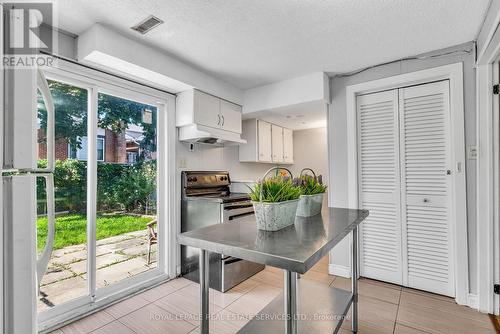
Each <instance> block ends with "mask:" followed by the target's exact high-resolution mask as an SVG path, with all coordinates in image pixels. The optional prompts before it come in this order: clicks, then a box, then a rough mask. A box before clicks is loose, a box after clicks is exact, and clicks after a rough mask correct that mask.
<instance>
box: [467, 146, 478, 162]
mask: <svg viewBox="0 0 500 334" xmlns="http://www.w3.org/2000/svg"><path fill="white" fill-rule="evenodd" d="M477 154H478V152H477V146H467V159H469V160H476V159H477Z"/></svg>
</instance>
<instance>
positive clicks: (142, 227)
mask: <svg viewBox="0 0 500 334" xmlns="http://www.w3.org/2000/svg"><path fill="white" fill-rule="evenodd" d="M97 126H98V128H97V142H96V144H97V217H96V238H97V242H96V245H97V246H96V248H97V258H96V286H97V288H103V287H106V286H109V285H112V284H113V283H116V282H119V281H122V280H124V279H127V278H129V277H132V276H134V275H137V274H139V273H143V272H146V271H149V270H152V269H154V268H156V254H157V248H156V247H157V245H156V240H157V231H158V229H157V225H156V217H157V216H156V209H157V189H158V186H157V180H158V177H157V175H158V173H157V108H156V107H155V106H151V105H146V104H143V103H139V102H135V101H131V100H128V99H124V98H120V97H116V96H113V95H108V94H104V93H99V96H98V124H97Z"/></svg>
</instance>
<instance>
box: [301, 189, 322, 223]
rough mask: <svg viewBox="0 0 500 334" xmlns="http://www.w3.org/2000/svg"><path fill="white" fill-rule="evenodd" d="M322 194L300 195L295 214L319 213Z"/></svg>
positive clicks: (303, 215) (307, 215) (309, 215)
mask: <svg viewBox="0 0 500 334" xmlns="http://www.w3.org/2000/svg"><path fill="white" fill-rule="evenodd" d="M323 195H324V193H321V194H314V195H300V199H299V204H298V206H297V216H300V217H312V216H316V215H317V214H320V213H321V208H322V206H323Z"/></svg>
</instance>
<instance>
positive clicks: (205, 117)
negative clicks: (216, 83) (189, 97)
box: [193, 90, 221, 128]
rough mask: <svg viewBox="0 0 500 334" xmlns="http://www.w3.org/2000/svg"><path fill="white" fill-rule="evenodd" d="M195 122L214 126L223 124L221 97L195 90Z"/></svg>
mask: <svg viewBox="0 0 500 334" xmlns="http://www.w3.org/2000/svg"><path fill="white" fill-rule="evenodd" d="M193 98H194V122H195V123H196V124H201V125H205V126H210V127H212V128H218V127H220V124H221V118H220V114H219V112H220V99H219V98H217V97H215V96H212V95H209V94H206V93H203V92H200V91H197V90H195V91H194V97H193Z"/></svg>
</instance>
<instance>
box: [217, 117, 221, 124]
mask: <svg viewBox="0 0 500 334" xmlns="http://www.w3.org/2000/svg"><path fill="white" fill-rule="evenodd" d="M217 118H218V121H217V125H220V115H217Z"/></svg>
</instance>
